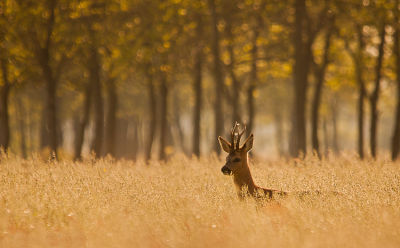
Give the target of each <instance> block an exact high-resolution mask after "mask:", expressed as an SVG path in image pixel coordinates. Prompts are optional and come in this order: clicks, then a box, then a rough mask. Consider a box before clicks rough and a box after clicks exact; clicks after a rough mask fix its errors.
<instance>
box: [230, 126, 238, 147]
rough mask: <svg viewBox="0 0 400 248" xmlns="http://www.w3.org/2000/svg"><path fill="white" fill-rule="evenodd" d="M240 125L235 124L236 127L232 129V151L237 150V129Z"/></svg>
mask: <svg viewBox="0 0 400 248" xmlns="http://www.w3.org/2000/svg"><path fill="white" fill-rule="evenodd" d="M238 126H239V124H238V123H237V122H235V125H234V126H233V127H232V129H231V149H235V134H237V131H236V129H237V127H238Z"/></svg>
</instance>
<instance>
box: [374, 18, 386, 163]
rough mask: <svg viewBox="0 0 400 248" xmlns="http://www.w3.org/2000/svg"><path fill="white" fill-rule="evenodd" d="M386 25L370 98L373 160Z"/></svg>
mask: <svg viewBox="0 0 400 248" xmlns="http://www.w3.org/2000/svg"><path fill="white" fill-rule="evenodd" d="M385 34H386V33H385V25H384V24H383V25H382V27H381V30H380V35H379V37H380V38H381V43H380V44H379V49H378V51H379V54H378V58H377V64H376V68H375V69H376V71H375V73H376V77H375V89H374V92H373V93H372V95H371V97H370V103H371V136H370V145H371V155H372V157H373V158H376V149H377V148H376V147H377V139H376V132H377V126H378V109H377V105H378V100H379V91H380V81H381V77H382V74H381V69H382V63H383V55H384V49H383V48H384V45H385Z"/></svg>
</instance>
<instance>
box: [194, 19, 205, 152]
mask: <svg viewBox="0 0 400 248" xmlns="http://www.w3.org/2000/svg"><path fill="white" fill-rule="evenodd" d="M198 19H199V20H198V24H197V28H196V37H198V38H200V37H201V36H202V35H203V34H202V32H203V27H202V22H201V18H200V17H199V18H198ZM195 49H196V50H195V56H194V85H193V89H194V92H195V106H194V113H193V155H195V156H196V157H200V121H201V107H202V88H201V81H202V73H201V69H202V50H203V44H202V42H200V43H199V44H197V47H196V48H195Z"/></svg>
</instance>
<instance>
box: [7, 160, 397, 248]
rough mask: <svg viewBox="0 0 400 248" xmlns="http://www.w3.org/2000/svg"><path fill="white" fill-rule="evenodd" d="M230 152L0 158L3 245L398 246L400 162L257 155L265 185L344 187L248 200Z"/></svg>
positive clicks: (255, 170)
mask: <svg viewBox="0 0 400 248" xmlns="http://www.w3.org/2000/svg"><path fill="white" fill-rule="evenodd" d="M222 161H224V159H218V158H216V157H209V158H202V159H200V160H197V159H188V158H185V157H181V156H176V157H174V158H172V159H171V161H169V162H167V163H166V164H159V163H157V162H152V163H151V164H150V165H149V166H146V165H145V164H144V163H136V164H134V163H133V162H129V161H115V160H113V159H110V158H105V159H101V160H97V161H93V160H90V159H86V160H85V161H83V162H82V163H73V162H70V161H61V162H45V161H43V160H41V159H39V158H36V157H33V158H31V159H29V160H21V159H19V158H16V157H9V158H5V157H4V156H3V157H2V158H1V162H0V247H1V248H3V247H4V248H6V247H7V248H8V247H340V248H345V247H396V248H397V247H400V164H399V163H392V162H389V160H388V159H387V160H385V159H381V160H378V161H374V160H366V161H364V162H360V161H359V160H358V159H357V158H356V157H355V156H353V155H352V154H347V155H346V154H344V155H341V157H340V158H333V157H332V158H330V159H326V160H323V161H322V162H320V161H319V160H317V159H316V158H313V157H311V156H309V157H308V158H307V159H306V160H305V161H303V162H300V163H299V164H298V166H294V163H293V161H289V162H286V161H285V160H280V161H276V162H270V161H263V160H260V161H256V162H251V164H250V167H251V170H252V174H253V177H254V179H255V181H256V183H257V184H258V185H259V186H262V187H267V188H275V189H282V190H285V191H297V190H310V189H319V190H323V191H331V190H335V191H340V192H342V193H343V195H334V194H329V193H326V194H322V195H310V196H305V197H303V198H299V197H297V196H290V197H287V198H285V199H277V200H276V201H274V202H263V201H258V202H256V201H255V200H253V199H252V198H248V199H246V200H243V201H240V200H239V199H238V198H237V196H236V193H235V191H234V186H233V183H232V179H231V178H230V177H229V176H224V175H223V174H222V173H221V172H220V169H221V167H222V166H223V164H224V163H223V162H222Z"/></svg>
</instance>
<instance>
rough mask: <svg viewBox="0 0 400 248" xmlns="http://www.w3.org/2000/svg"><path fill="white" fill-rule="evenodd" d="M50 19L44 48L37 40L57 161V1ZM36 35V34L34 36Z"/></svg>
mask: <svg viewBox="0 0 400 248" xmlns="http://www.w3.org/2000/svg"><path fill="white" fill-rule="evenodd" d="M48 3H49V10H50V18H49V19H48V23H47V34H46V39H45V42H44V44H45V45H44V47H42V45H41V44H40V43H39V42H38V41H37V40H35V42H36V43H35V45H36V49H37V50H36V52H37V58H38V59H39V64H40V67H41V69H42V70H43V76H44V80H45V82H46V91H47V92H46V94H47V121H46V124H47V129H48V134H49V137H48V138H49V145H50V150H51V157H52V158H53V159H57V147H58V139H57V115H56V113H57V112H56V110H57V109H56V80H55V78H54V75H53V71H52V69H51V66H50V44H51V34H52V31H53V26H54V23H55V13H54V10H55V7H56V1H55V0H50V1H49V2H48ZM33 35H36V34H33Z"/></svg>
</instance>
